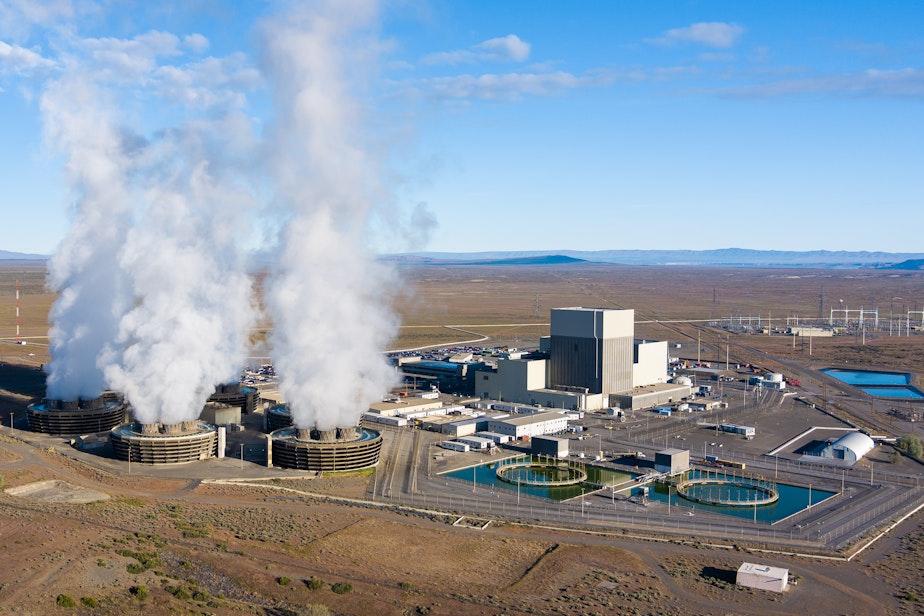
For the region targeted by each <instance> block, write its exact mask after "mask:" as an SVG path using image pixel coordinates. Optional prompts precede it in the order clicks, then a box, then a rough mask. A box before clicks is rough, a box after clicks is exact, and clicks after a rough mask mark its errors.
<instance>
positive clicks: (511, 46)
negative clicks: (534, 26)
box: [475, 34, 530, 62]
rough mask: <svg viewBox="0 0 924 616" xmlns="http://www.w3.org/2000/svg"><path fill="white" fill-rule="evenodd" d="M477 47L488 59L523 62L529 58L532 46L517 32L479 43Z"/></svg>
mask: <svg viewBox="0 0 924 616" xmlns="http://www.w3.org/2000/svg"><path fill="white" fill-rule="evenodd" d="M475 49H476V50H478V51H481V52H483V53H484V54H485V59H488V60H500V61H513V62H523V61H524V60H526V59H527V58H529V50H530V46H529V43H527V42H526V41H523V40H520V37H518V36H517V35H516V34H508V35H507V36H502V37H498V38H492V39H488V40H487V41H485V42H483V43H479V44H478V45H475Z"/></svg>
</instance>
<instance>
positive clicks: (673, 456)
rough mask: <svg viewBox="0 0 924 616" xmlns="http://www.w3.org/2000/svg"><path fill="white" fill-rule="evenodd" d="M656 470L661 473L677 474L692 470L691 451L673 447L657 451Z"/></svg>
mask: <svg viewBox="0 0 924 616" xmlns="http://www.w3.org/2000/svg"><path fill="white" fill-rule="evenodd" d="M654 467H655V470H656V471H658V472H659V473H668V474H670V475H677V474H679V473H685V472H687V471H688V470H690V452H689V451H687V450H686V449H675V448H673V447H671V448H668V449H664V450H663V451H659V452H657V453H655V460H654Z"/></svg>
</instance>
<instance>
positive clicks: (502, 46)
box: [422, 34, 530, 64]
mask: <svg viewBox="0 0 924 616" xmlns="http://www.w3.org/2000/svg"><path fill="white" fill-rule="evenodd" d="M529 53H530V44H529V43H527V42H526V41H524V40H522V39H521V38H520V37H518V36H517V35H516V34H508V35H507V36H501V37H497V38H492V39H488V40H486V41H484V42H481V43H478V44H477V45H474V46H472V47H471V48H469V49H458V50H455V51H440V52H437V53H432V54H429V55H427V56H424V58H423V60H422V62H423V63H424V64H464V63H472V62H523V61H524V60H526V59H527V58H529Z"/></svg>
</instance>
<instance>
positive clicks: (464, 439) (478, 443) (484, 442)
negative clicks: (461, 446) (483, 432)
mask: <svg viewBox="0 0 924 616" xmlns="http://www.w3.org/2000/svg"><path fill="white" fill-rule="evenodd" d="M455 440H456V441H458V442H460V443H465V444H466V445H468V446H469V447H470V448H471V449H472V451H475V450H483V449H491V448H492V447H494V445H495V443H494V441H493V440H491V439H489V438H482V437H480V436H475V435H472V436H457V437H456V439H455Z"/></svg>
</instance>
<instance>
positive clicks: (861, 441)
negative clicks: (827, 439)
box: [821, 432, 876, 464]
mask: <svg viewBox="0 0 924 616" xmlns="http://www.w3.org/2000/svg"><path fill="white" fill-rule="evenodd" d="M875 446H876V443H875V442H873V439H871V438H870V437H868V436H867V435H865V434H863V433H862V432H848V433H847V434H845V435H844V436H842V437H841V438H839V439H837V440H836V441H834V442H833V443H831V444H830V445H828V446H827V447H825V448H824V449H823V450H822V451H821V457H823V458H833V459H835V460H843V461H844V462H847V463H848V464H853V463H854V462H857V461H859V460H860V459H862V458H863V456H865V455H866V454H868V453H869V452H870V451H872V450H873V448H874V447H875Z"/></svg>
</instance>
